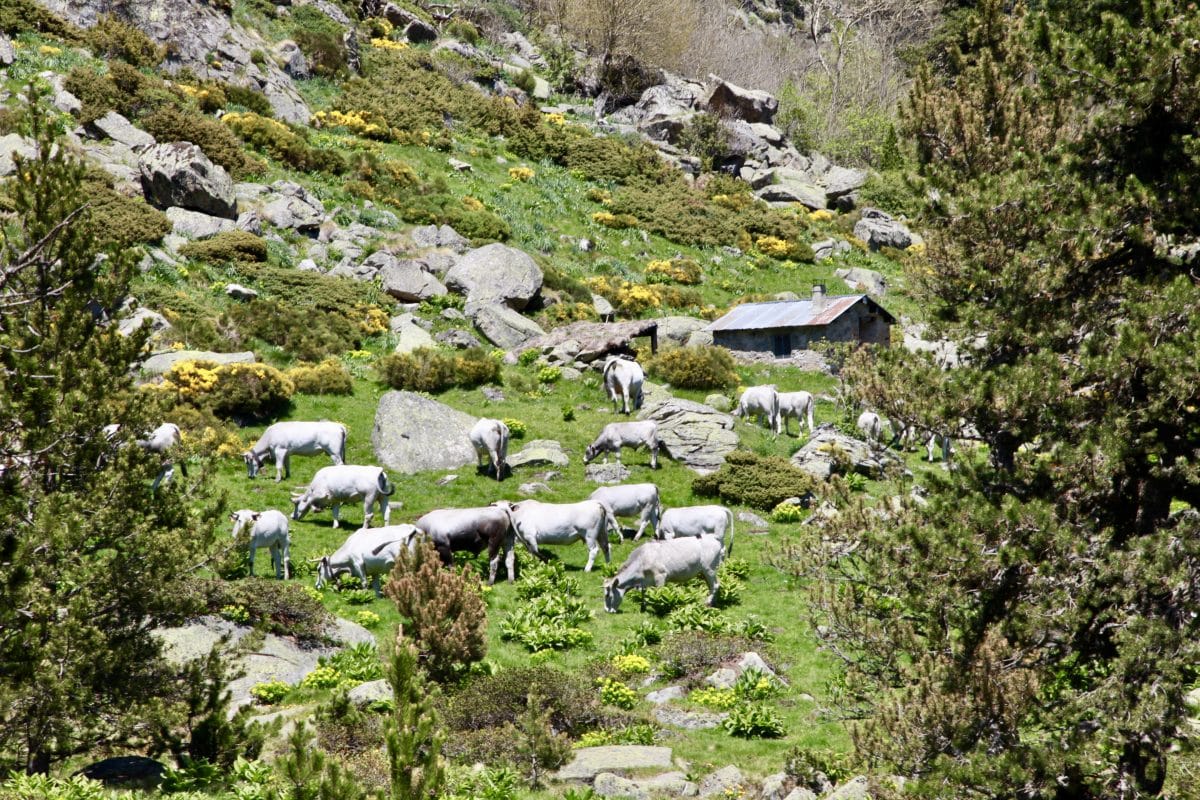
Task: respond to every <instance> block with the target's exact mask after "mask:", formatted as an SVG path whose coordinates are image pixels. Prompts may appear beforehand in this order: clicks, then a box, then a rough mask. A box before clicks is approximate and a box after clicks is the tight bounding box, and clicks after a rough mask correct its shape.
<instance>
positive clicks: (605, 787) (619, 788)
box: [592, 772, 697, 800]
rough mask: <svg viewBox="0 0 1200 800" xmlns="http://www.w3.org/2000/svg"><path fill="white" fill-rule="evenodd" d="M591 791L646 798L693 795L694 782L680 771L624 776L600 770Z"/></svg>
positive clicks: (599, 794)
mask: <svg viewBox="0 0 1200 800" xmlns="http://www.w3.org/2000/svg"><path fill="white" fill-rule="evenodd" d="M592 791H593V792H594V793H595V794H596V795H597V796H598V797H628V798H632V800H648V799H649V798H651V797H695V796H696V791H697V790H696V784H694V783H692V782H691V781H689V780H688V779H687V775H685V774H683V773H682V772H663V773H661V774H659V775H652V776H649V777H638V778H624V777H621V776H620V775H615V774H613V773H611V772H601V773H599V774H598V775H596V777H595V778H594V779H593V781H592Z"/></svg>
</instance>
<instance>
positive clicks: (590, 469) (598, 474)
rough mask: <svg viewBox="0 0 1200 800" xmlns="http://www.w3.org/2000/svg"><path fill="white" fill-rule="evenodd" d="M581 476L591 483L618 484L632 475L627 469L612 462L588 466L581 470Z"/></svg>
mask: <svg viewBox="0 0 1200 800" xmlns="http://www.w3.org/2000/svg"><path fill="white" fill-rule="evenodd" d="M583 474H584V476H585V477H587V479H588V480H589V481H591V482H592V483H620V482H621V481H623V480H625V479H626V478H628V477H629V476H630V475H631V474H632V473H630V471H629V468H628V467H626V466H624V465H622V464H618V463H617V462H615V461H613V462H611V463H609V464H588V465H587V466H585V467H584V468H583Z"/></svg>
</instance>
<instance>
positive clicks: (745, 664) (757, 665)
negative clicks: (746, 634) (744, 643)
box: [734, 651, 787, 686]
mask: <svg viewBox="0 0 1200 800" xmlns="http://www.w3.org/2000/svg"><path fill="white" fill-rule="evenodd" d="M734 668H735V669H736V670H737V673H738V674H739V675H741V674H742V673H743V672H745V671H746V670H748V669H756V670H758V671H759V672H761V673H763V674H764V675H766V676H767V677H768V678H770V679H771V680H773V681H776V682H778V683H781V684H783V685H784V686H786V685H787V681H785V680H784V679H783V678H781V677H779V675H777V674H776V673H775V670H773V669H771V667H770V665H769V664H767V662H766V661H764V660H763V657H762V656H760V655H759V654H758V653H755V652H754V651H750V652H746V653H742V655H741V657H740V658H739V659H738V661H737V664H735V665H734Z"/></svg>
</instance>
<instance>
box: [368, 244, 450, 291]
mask: <svg viewBox="0 0 1200 800" xmlns="http://www.w3.org/2000/svg"><path fill="white" fill-rule="evenodd" d="M370 259H377V260H378V261H379V263H380V264H381V266H380V268H379V277H380V280H381V281H382V282H383V290H384V291H385V292H387V293H388V294H390V295H391V296H392V297H394V298H396V299H397V300H400V301H402V302H405V303H419V302H421V301H422V300H428V299H429V298H431V297H440V296H441V295H444V294H446V293H447V291H446V287H445V286H443V285H442V282H441V281H439V280H438V279H437V278H435V277H434V276H433V275H431V274H430V273H429V272H426V271H425V270H424V269H423V268H422V267H423V265H422V263H421V262H420V261H414V260H412V259H403V260H402V259H398V258H396V257H395V256H393V255H392V254H390V253H386V252H383V251H380V252H377V253H374V254H373V255H371V256H369V257H368V260H370Z"/></svg>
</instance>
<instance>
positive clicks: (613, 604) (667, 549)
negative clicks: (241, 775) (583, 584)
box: [604, 536, 725, 614]
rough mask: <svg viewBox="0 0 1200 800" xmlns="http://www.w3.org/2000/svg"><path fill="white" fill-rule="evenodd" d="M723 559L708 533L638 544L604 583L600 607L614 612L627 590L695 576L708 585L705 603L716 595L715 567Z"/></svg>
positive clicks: (714, 541) (677, 581) (675, 581)
mask: <svg viewBox="0 0 1200 800" xmlns="http://www.w3.org/2000/svg"><path fill="white" fill-rule="evenodd" d="M724 558H725V551H724V549H723V548H722V547H721V543H720V542H719V541H717V540H716V539H714V538H713V537H711V536H701V537H699V538H695V539H692V538H687V539H673V540H671V541H665V542H664V541H650V542H646V543H645V544H643V545H639V546H638V547H637V548H636V549H635V550H634V551H633V552H632V553H630V554H629V558H627V559H625V563H624V564H622V565H621V568H620V569H619V570H617V574H616V575H615V576H613V577H612V578H610V579H609V580H607V581H605V583H604V610H605V611H608V612H609V613H612V614H615V613H616V612H617V609H619V608H620V607H621V600H622V598H624V596H625V593H626V592H627V591H629V590H630V589H648V588H650V587H652V586H665V585H666V584H668V583H682V582H683V581H687V580H691V579H692V578H694V577H696V576H697V575H702V576H704V581H705V582H706V583H707V584H708V604H709V605H710V606H711V605H712V604H713V602H714V601H715V600H716V598H717V589H718V588H720V583H719V582H718V581H717V568H718V567H720V566H721V561H722V560H723V559H724Z"/></svg>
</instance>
